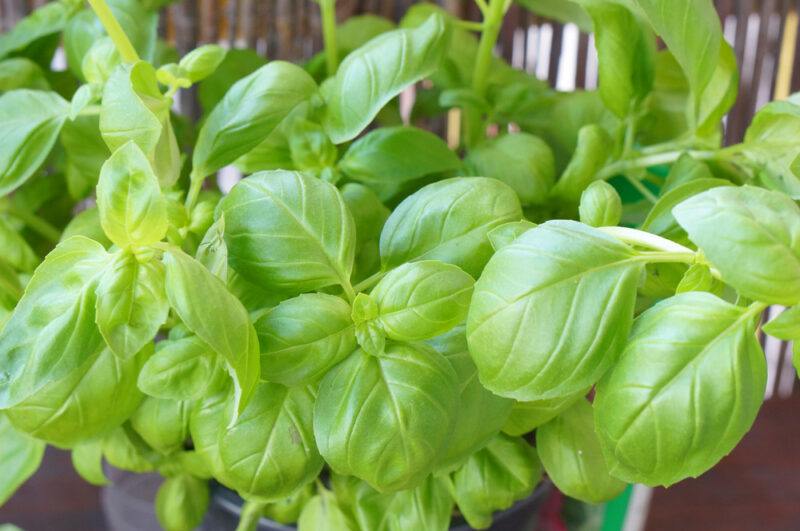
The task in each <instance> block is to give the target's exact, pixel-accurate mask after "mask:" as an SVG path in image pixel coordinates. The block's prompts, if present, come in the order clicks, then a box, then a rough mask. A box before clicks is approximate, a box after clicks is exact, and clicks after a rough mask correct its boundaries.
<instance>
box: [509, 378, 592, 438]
mask: <svg viewBox="0 0 800 531" xmlns="http://www.w3.org/2000/svg"><path fill="white" fill-rule="evenodd" d="M587 393H588V390H586V389H584V390H583V391H580V392H577V393H575V394H574V395H567V396H564V397H558V398H549V399H546V400H534V401H532V402H516V403H515V404H514V406H513V407H512V408H511V415H510V416H509V417H508V421H506V423H505V424H504V425H503V433H507V434H509V435H514V436H519V435H525V434H526V433H530V432H532V431H533V430H534V429H536V428H538V427H539V426H541V425H542V424H544V423H546V422H549V421H550V420H552V419H554V418H555V417H556V416H558V415H559V414H560V413H561V412H562V411H564V410H565V409H567V408H568V407H570V406H571V405H572V404H574V403H575V402H576V401H577V400H578V399H579V398H582V397H584V396H586V394H587Z"/></svg>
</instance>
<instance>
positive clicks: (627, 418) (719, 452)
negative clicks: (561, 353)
mask: <svg viewBox="0 0 800 531" xmlns="http://www.w3.org/2000/svg"><path fill="white" fill-rule="evenodd" d="M759 310H760V309H759V308H755V310H754V309H748V308H742V307H739V306H734V305H732V304H729V303H727V302H725V301H723V300H722V299H719V298H717V297H715V296H714V295H711V294H710V293H701V292H693V293H683V294H681V295H676V296H674V297H672V298H669V299H666V300H664V301H662V302H660V303H658V304H656V305H655V306H653V307H652V308H650V309H649V310H647V311H645V312H644V313H643V314H642V315H641V316H640V317H639V318H638V319H637V320H636V324H635V326H634V328H633V331H632V333H631V337H630V339H629V342H628V346H627V347H626V348H625V351H624V352H623V354H622V356H621V358H620V360H619V362H618V363H617V365H616V366H615V367H614V368H613V369H612V370H611V372H610V373H609V374H607V375H606V376H605V377H604V378H603V380H601V382H600V384H599V385H598V386H597V389H596V395H595V401H594V409H595V416H596V427H597V430H598V431H597V433H598V436H599V437H600V442H601V443H602V446H603V453H604V455H605V457H606V461H607V462H608V465H609V468H610V471H611V473H612V474H613V475H614V476H616V477H619V478H621V479H624V480H626V481H635V482H637V483H639V482H640V483H645V484H647V485H664V486H668V485H671V484H673V483H675V482H677V481H680V480H682V479H684V478H687V477H696V476H698V475H700V474H702V473H703V472H705V471H706V470H708V469H709V468H711V467H712V466H714V465H715V464H716V463H717V461H719V460H720V459H721V458H722V457H723V456H725V455H727V454H728V452H730V451H731V450H732V449H733V447H734V446H736V444H737V443H738V442H739V440H740V439H741V438H742V436H743V435H744V434H745V433H746V432H747V431H748V430H749V429H750V427H751V425H752V424H753V421H754V420H755V417H756V414H757V413H758V409H759V407H761V403H762V401H763V399H764V389H765V386H766V374H767V373H766V362H765V360H764V353H763V352H762V351H761V347H760V346H759V344H758V340H757V338H756V335H755V325H756V320H757V317H758V314H759V313H760V311H759ZM645 411H646V412H647V414H643V412H645ZM666 427H669V429H668V430H667V431H665V428H666ZM656 443H657V444H656Z"/></svg>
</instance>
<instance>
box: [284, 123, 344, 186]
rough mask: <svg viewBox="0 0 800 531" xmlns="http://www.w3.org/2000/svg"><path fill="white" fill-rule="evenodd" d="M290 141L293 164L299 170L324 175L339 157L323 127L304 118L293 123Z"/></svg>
mask: <svg viewBox="0 0 800 531" xmlns="http://www.w3.org/2000/svg"><path fill="white" fill-rule="evenodd" d="M288 140H289V151H290V155H291V158H292V163H293V164H294V167H296V168H297V169H299V170H304V171H313V172H316V173H317V174H323V172H324V171H330V169H331V168H332V167H333V166H334V165H335V164H336V159H337V158H338V157H339V152H338V151H337V150H336V146H334V145H333V143H332V142H331V139H330V138H328V135H327V133H325V130H324V129H323V128H322V126H321V125H319V124H316V123H314V122H310V121H308V120H306V119H304V118H298V119H297V120H294V121H293V122H292V126H291V132H290V135H289V139H288ZM323 175H324V174H323ZM326 180H329V181H330V182H335V181H333V180H331V179H326Z"/></svg>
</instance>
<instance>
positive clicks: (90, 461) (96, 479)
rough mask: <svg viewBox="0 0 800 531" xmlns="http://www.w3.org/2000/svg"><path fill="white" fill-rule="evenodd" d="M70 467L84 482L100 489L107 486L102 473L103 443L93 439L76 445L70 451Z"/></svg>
mask: <svg viewBox="0 0 800 531" xmlns="http://www.w3.org/2000/svg"><path fill="white" fill-rule="evenodd" d="M72 466H73V467H74V468H75V471H76V472H77V473H78V475H80V476H81V477H82V478H83V479H84V480H86V481H87V482H89V483H91V484H92V485H97V486H98V487H102V486H104V485H108V478H107V477H106V473H105V472H104V471H103V441H102V440H100V439H95V440H92V441H86V442H84V443H81V444H78V445H76V446H75V447H74V448H73V449H72Z"/></svg>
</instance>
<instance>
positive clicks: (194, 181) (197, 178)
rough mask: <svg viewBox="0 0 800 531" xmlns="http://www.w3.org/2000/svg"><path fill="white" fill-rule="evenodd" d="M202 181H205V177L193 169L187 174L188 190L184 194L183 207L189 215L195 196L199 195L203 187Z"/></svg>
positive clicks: (195, 199) (195, 200)
mask: <svg viewBox="0 0 800 531" xmlns="http://www.w3.org/2000/svg"><path fill="white" fill-rule="evenodd" d="M203 181H205V177H204V176H201V175H200V174H198V173H195V172H194V171H192V173H191V174H190V175H189V192H188V193H187V194H186V201H185V202H184V207H185V208H186V212H187V214H189V216H191V215H192V210H193V209H194V204H195V203H196V202H197V196H199V195H200V190H202V188H203Z"/></svg>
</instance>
